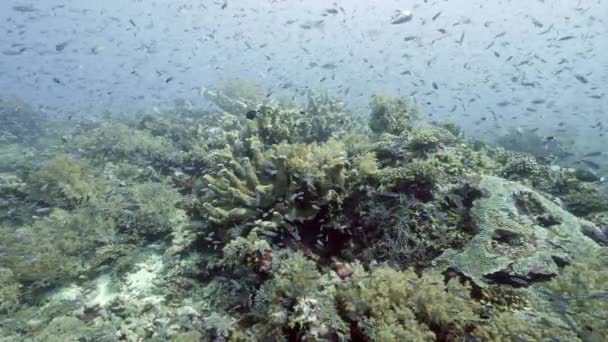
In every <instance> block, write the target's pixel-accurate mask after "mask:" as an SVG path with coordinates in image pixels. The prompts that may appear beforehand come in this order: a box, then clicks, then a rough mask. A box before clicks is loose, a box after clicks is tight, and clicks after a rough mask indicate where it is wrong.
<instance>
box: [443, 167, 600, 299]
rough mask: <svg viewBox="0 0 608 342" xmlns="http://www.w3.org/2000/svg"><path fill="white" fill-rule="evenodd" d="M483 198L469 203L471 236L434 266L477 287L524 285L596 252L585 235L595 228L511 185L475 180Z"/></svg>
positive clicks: (489, 179)
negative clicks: (465, 278) (444, 268)
mask: <svg viewBox="0 0 608 342" xmlns="http://www.w3.org/2000/svg"><path fill="white" fill-rule="evenodd" d="M478 187H479V188H480V189H481V190H482V191H483V192H484V193H486V194H487V195H486V196H484V197H481V198H479V199H477V200H475V202H474V204H473V207H472V208H471V212H470V213H471V219H472V221H473V224H474V226H475V229H476V230H477V234H476V235H475V237H474V238H473V239H471V240H470V241H469V242H468V243H467V244H466V245H465V246H464V247H463V248H461V249H449V250H446V251H445V252H444V253H443V254H442V255H441V256H440V257H439V258H438V259H436V261H435V262H436V265H437V266H439V267H446V268H450V269H452V270H455V271H457V272H460V273H461V274H463V275H465V276H466V277H468V278H470V279H471V280H472V281H473V282H475V283H476V284H477V285H478V286H481V287H484V286H487V285H488V284H495V283H499V284H509V285H512V286H516V287H525V286H528V285H530V284H531V283H534V282H538V281H543V280H547V279H550V278H552V277H554V276H555V275H557V274H558V271H559V268H560V267H562V266H564V265H565V264H568V263H569V262H570V261H571V260H573V259H574V258H576V257H577V256H579V255H582V254H588V253H593V251H594V250H597V249H599V248H600V246H599V245H598V243H596V242H595V241H594V240H593V239H591V238H589V237H588V236H587V235H588V234H589V231H594V230H597V227H596V226H595V225H594V224H593V223H591V222H588V221H586V220H583V219H579V218H577V217H576V216H574V215H572V214H570V213H569V212H567V211H566V210H564V209H563V208H562V207H560V206H559V205H558V204H556V203H555V202H553V201H551V200H550V199H548V198H546V197H545V196H543V195H541V194H540V193H538V192H536V191H535V190H533V189H531V188H529V187H526V186H524V185H522V184H520V183H517V182H511V181H507V180H505V179H502V178H498V177H492V176H480V182H479V185H478Z"/></svg>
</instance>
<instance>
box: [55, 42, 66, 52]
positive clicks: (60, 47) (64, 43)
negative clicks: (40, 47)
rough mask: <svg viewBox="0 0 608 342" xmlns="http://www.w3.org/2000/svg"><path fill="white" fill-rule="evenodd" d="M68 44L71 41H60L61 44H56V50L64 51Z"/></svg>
mask: <svg viewBox="0 0 608 342" xmlns="http://www.w3.org/2000/svg"><path fill="white" fill-rule="evenodd" d="M68 44H69V41H67V42H63V43H59V44H57V45H55V50H56V51H57V52H61V51H63V49H65V48H66V47H67V46H68Z"/></svg>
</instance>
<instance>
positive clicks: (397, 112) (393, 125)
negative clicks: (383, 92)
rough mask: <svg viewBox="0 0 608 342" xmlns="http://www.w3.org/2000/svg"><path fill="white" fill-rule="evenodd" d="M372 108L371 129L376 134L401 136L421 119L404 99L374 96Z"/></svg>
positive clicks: (371, 102)
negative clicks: (415, 121)
mask: <svg viewBox="0 0 608 342" xmlns="http://www.w3.org/2000/svg"><path fill="white" fill-rule="evenodd" d="M370 107H371V109H372V111H371V113H370V118H369V128H370V129H371V130H372V132H374V133H376V134H382V133H390V134H396V135H399V134H401V133H402V132H404V131H406V130H408V129H410V128H411V125H412V122H413V121H414V120H416V119H418V118H419V117H420V113H419V112H418V111H417V110H416V109H414V108H413V107H412V106H411V105H410V104H409V103H408V102H407V101H406V100H405V99H402V98H392V97H384V96H374V97H372V99H371V100H370Z"/></svg>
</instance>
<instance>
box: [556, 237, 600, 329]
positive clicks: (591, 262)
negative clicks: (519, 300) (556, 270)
mask: <svg viewBox="0 0 608 342" xmlns="http://www.w3.org/2000/svg"><path fill="white" fill-rule="evenodd" d="M607 264H608V253H607V252H606V250H605V249H604V250H602V251H600V252H599V253H597V254H595V255H589V256H586V257H583V258H580V259H578V260H576V261H575V262H573V263H572V264H571V265H568V266H567V267H565V269H564V270H563V272H562V273H561V274H560V275H559V276H558V277H557V278H555V279H554V280H553V281H551V282H549V283H548V284H546V287H545V294H546V295H547V296H548V298H549V301H550V302H549V303H550V305H551V306H550V307H551V309H552V310H554V311H556V312H557V313H558V314H559V317H560V318H561V319H562V320H563V321H564V323H565V324H567V326H568V327H569V329H571V330H572V331H575V332H576V333H577V335H578V338H580V339H581V340H582V341H601V340H603V339H604V338H605V337H606V336H608V322H607V321H606V317H608V270H607V269H606V265H607Z"/></svg>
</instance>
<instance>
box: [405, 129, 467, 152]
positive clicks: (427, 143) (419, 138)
mask: <svg viewBox="0 0 608 342" xmlns="http://www.w3.org/2000/svg"><path fill="white" fill-rule="evenodd" d="M456 140H457V138H456V136H454V135H453V134H452V133H451V132H450V131H449V130H447V129H445V128H443V127H439V126H430V125H427V126H423V127H420V128H417V129H415V130H413V131H412V133H411V134H410V135H409V136H408V141H407V146H406V147H407V149H408V150H410V151H412V152H414V153H416V154H423V153H428V152H432V151H435V150H437V149H438V148H440V147H442V146H445V145H448V144H451V143H454V142H455V141H456Z"/></svg>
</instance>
